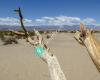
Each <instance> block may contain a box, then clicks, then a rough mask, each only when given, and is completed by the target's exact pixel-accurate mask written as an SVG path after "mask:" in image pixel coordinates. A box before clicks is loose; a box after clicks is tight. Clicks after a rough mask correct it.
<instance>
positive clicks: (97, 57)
mask: <svg viewBox="0 0 100 80" xmlns="http://www.w3.org/2000/svg"><path fill="white" fill-rule="evenodd" d="M74 37H75V39H76V40H77V41H78V42H79V43H80V44H82V45H84V46H85V47H86V48H87V50H88V52H89V55H90V57H91V59H92V60H93V62H94V64H95V65H96V67H97V69H98V71H99V72H100V42H99V41H98V40H97V39H96V38H95V36H94V35H93V34H92V31H91V30H89V29H86V27H85V26H84V25H83V24H82V23H81V24H80V32H79V31H77V32H76V33H75V36H74Z"/></svg>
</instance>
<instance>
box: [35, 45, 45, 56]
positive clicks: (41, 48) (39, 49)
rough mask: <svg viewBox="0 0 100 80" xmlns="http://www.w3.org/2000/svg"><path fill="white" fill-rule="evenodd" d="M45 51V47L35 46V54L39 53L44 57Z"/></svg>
mask: <svg viewBox="0 0 100 80" xmlns="http://www.w3.org/2000/svg"><path fill="white" fill-rule="evenodd" d="M44 52H45V49H44V48H43V47H41V46H39V47H36V48H35V54H37V55H38V56H39V57H42V55H43V54H44Z"/></svg>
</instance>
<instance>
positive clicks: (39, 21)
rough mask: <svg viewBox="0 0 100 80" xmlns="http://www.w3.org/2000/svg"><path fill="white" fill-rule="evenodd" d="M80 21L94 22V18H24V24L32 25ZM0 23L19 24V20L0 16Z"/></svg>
mask: <svg viewBox="0 0 100 80" xmlns="http://www.w3.org/2000/svg"><path fill="white" fill-rule="evenodd" d="M80 22H84V23H85V24H96V23H95V22H96V20H95V19H93V18H85V19H80V18H79V17H68V16H57V17H42V18H39V19H35V20H30V19H24V24H25V25H26V26H32V25H64V24H65V25H75V24H79V23H80ZM0 25H12V26H13V25H20V22H19V20H18V19H16V18H10V17H7V18H0Z"/></svg>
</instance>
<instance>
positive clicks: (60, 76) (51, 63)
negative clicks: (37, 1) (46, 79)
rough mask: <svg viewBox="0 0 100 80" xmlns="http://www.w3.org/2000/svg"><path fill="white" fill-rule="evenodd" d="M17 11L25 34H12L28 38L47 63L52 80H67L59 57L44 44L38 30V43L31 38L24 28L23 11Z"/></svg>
mask: <svg viewBox="0 0 100 80" xmlns="http://www.w3.org/2000/svg"><path fill="white" fill-rule="evenodd" d="M15 11H16V12H18V14H19V17H20V23H21V27H22V29H23V30H24V33H20V32H17V31H13V30H12V32H13V33H15V34H18V35H22V36H23V35H24V36H25V37H26V40H27V41H28V42H29V43H30V44H31V45H33V47H34V49H35V50H37V51H38V53H39V52H40V53H41V54H38V55H39V57H40V58H41V59H42V60H43V61H44V62H46V63H47V65H48V68H49V72H50V76H51V80H66V77H65V75H64V73H63V71H62V69H61V67H60V64H59V62H58V60H57V57H56V56H55V55H54V54H52V53H50V51H49V48H48V47H47V45H46V44H45V43H44V40H43V37H42V36H41V34H40V33H39V32H38V31H37V30H35V29H34V32H35V35H36V36H37V41H34V40H33V39H32V38H31V36H30V35H29V33H28V31H27V30H26V29H25V27H24V24H23V16H22V13H21V9H20V8H19V9H17V10H15ZM39 47H40V48H39ZM41 49H42V50H41ZM43 51H44V52H43ZM42 52H43V53H42Z"/></svg>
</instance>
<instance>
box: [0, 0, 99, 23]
mask: <svg viewBox="0 0 100 80" xmlns="http://www.w3.org/2000/svg"><path fill="white" fill-rule="evenodd" d="M18 7H21V9H22V13H23V16H24V18H25V20H24V23H25V24H26V25H60V24H61V25H63V24H68V25H73V24H79V23H80V22H83V23H85V24H100V0H0V24H1V25H3V24H5V25H6V24H9V25H18V24H19V20H18V15H17V14H16V13H15V12H14V11H13V10H14V9H16V8H18Z"/></svg>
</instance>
